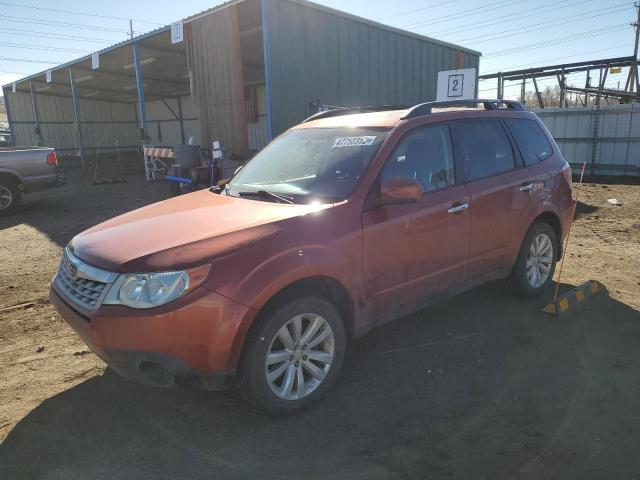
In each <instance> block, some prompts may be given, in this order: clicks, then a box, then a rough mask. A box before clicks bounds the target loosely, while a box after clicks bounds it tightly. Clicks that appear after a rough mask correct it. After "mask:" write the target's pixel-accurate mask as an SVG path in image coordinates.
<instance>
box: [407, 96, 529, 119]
mask: <svg viewBox="0 0 640 480" xmlns="http://www.w3.org/2000/svg"><path fill="white" fill-rule="evenodd" d="M479 104H482V105H484V108H485V110H497V109H498V108H499V106H498V105H504V106H506V107H507V108H510V109H512V110H517V111H520V112H524V111H527V107H525V106H524V105H523V104H522V103H520V102H517V101H515V100H499V99H486V98H474V99H472V100H443V101H440V102H426V103H420V104H418V105H415V106H413V107H411V108H410V109H409V110H407V112H406V113H404V114H403V115H402V117H400V118H402V119H403V120H404V119H407V118H414V117H420V116H422V115H429V114H431V111H432V110H433V109H434V108H446V107H458V106H477V105H479Z"/></svg>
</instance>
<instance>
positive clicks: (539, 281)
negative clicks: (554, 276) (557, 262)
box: [526, 233, 553, 288]
mask: <svg viewBox="0 0 640 480" xmlns="http://www.w3.org/2000/svg"><path fill="white" fill-rule="evenodd" d="M552 265H553V242H552V241H551V238H549V235H547V234H546V233H541V234H539V235H537V236H536V237H535V238H534V239H533V242H531V246H530V247H529V255H528V256H527V263H526V271H527V281H528V282H529V285H531V286H532V287H533V288H540V287H541V286H542V285H544V283H545V282H546V281H547V278H548V277H549V272H550V271H551V266H552Z"/></svg>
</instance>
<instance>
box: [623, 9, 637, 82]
mask: <svg viewBox="0 0 640 480" xmlns="http://www.w3.org/2000/svg"><path fill="white" fill-rule="evenodd" d="M633 5H634V6H635V7H636V10H637V11H638V17H637V19H636V21H635V22H634V23H632V24H631V26H632V27H635V30H636V41H635V42H633V58H634V59H635V63H634V64H633V65H632V66H631V68H629V76H628V77H627V85H626V87H625V90H628V91H630V92H633V89H634V85H635V87H636V92H638V93H640V79H639V78H638V41H639V40H640V3H634V4H633Z"/></svg>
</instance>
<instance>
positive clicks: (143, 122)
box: [132, 43, 147, 143]
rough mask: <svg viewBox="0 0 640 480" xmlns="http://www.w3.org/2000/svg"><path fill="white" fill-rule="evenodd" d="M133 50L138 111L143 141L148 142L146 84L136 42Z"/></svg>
mask: <svg viewBox="0 0 640 480" xmlns="http://www.w3.org/2000/svg"><path fill="white" fill-rule="evenodd" d="M132 51H133V66H134V68H135V71H136V85H137V89H138V112H139V114H140V129H141V132H140V133H141V135H140V138H141V139H142V141H143V143H146V140H145V138H146V136H147V112H146V108H145V105H144V84H143V79H142V65H140V52H139V51H138V44H137V43H134V44H133V46H132Z"/></svg>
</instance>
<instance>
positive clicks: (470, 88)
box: [436, 68, 477, 102]
mask: <svg viewBox="0 0 640 480" xmlns="http://www.w3.org/2000/svg"><path fill="white" fill-rule="evenodd" d="M476 77H477V76H476V69H475V68H464V69H462V70H445V71H443V72H438V90H437V92H438V93H437V98H436V100H437V101H439V102H441V101H443V100H470V99H473V98H476Z"/></svg>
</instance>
